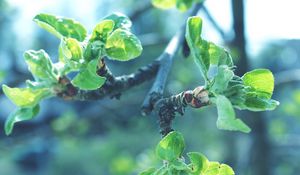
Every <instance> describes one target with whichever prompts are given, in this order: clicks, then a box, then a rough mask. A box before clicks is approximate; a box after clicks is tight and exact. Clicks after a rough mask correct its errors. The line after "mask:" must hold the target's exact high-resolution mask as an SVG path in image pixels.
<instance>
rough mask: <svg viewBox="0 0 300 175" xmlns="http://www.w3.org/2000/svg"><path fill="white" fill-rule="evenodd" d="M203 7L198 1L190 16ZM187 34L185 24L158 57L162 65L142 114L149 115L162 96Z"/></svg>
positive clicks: (144, 103) (145, 101) (146, 99)
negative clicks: (174, 61)
mask: <svg viewBox="0 0 300 175" xmlns="http://www.w3.org/2000/svg"><path fill="white" fill-rule="evenodd" d="M201 7H202V3H197V4H196V5H195V6H194V8H193V9H192V10H191V13H190V15H189V16H194V15H196V14H197V13H198V11H199V9H200V8H201ZM184 35H185V24H184V25H183V26H182V27H181V28H180V30H179V31H178V32H177V33H176V35H175V36H174V37H173V38H172V39H171V41H170V42H169V44H168V45H167V47H166V49H165V50H164V52H163V53H162V54H161V55H160V56H159V57H158V61H159V62H160V67H159V70H158V73H157V75H156V79H155V81H154V83H153V85H152V88H151V89H150V91H149V93H148V94H147V96H146V98H145V100H144V102H143V105H142V115H148V114H150V113H151V111H152V110H153V106H154V104H155V102H157V101H158V100H159V99H161V98H162V95H163V92H164V89H165V84H166V81H167V78H168V75H169V72H170V69H171V66H172V63H173V58H174V56H175V54H176V52H177V51H178V50H179V48H180V46H181V45H182V43H183V41H184Z"/></svg>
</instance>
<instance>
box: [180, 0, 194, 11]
mask: <svg viewBox="0 0 300 175" xmlns="http://www.w3.org/2000/svg"><path fill="white" fill-rule="evenodd" d="M192 5H193V0H177V1H176V8H177V9H178V10H180V11H182V12H184V11H186V10H188V9H189V8H191V7H192Z"/></svg>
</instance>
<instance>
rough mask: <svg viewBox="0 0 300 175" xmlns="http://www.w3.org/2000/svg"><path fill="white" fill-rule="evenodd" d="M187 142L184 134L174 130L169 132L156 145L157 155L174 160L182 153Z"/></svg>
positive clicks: (163, 158)
mask: <svg viewBox="0 0 300 175" xmlns="http://www.w3.org/2000/svg"><path fill="white" fill-rule="evenodd" d="M184 147H185V144H184V139H183V136H182V134H180V133H179V132H176V131H173V132H170V133H169V134H167V135H166V136H165V137H164V138H163V139H162V140H161V141H160V142H159V143H158V145H157V146H156V155H157V156H158V157H159V158H161V159H162V160H168V161H173V160H175V159H176V158H179V157H180V156H181V155H182V152H183V150H184Z"/></svg>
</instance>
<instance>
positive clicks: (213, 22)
mask: <svg viewBox="0 0 300 175" xmlns="http://www.w3.org/2000/svg"><path fill="white" fill-rule="evenodd" d="M202 10H203V12H204V13H205V15H206V17H207V18H208V20H209V21H210V22H211V24H212V25H213V27H214V29H215V30H216V31H217V32H218V33H219V34H220V35H221V37H222V38H223V40H224V41H226V35H225V32H224V31H223V29H222V28H221V27H220V25H219V24H218V23H217V21H216V20H215V19H214V18H213V17H212V15H211V14H210V12H209V11H208V9H207V8H206V7H205V6H203V8H202Z"/></svg>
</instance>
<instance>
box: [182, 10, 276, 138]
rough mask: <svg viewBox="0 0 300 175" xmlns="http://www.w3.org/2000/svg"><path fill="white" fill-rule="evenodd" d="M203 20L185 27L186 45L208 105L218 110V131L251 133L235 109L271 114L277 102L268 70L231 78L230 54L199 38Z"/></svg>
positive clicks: (194, 20) (197, 20)
mask: <svg viewBox="0 0 300 175" xmlns="http://www.w3.org/2000/svg"><path fill="white" fill-rule="evenodd" d="M201 30H202V19H201V18H200V17H196V16H195V17H190V18H189V19H188V20H187V24H186V41H187V43H188V46H189V48H190V51H191V52H190V54H191V56H192V57H193V58H194V60H195V62H196V63H197V65H198V67H199V70H200V73H201V75H202V77H203V78H204V80H205V89H207V90H208V91H209V94H210V101H211V102H212V103H213V104H215V105H216V106H217V110H218V120H217V127H218V128H219V129H225V130H232V131H242V132H246V133H248V132H250V130H251V129H250V128H249V127H248V126H247V125H246V124H245V123H244V122H243V121H242V120H241V119H239V118H237V117H236V115H235V112H234V108H236V109H240V110H244V109H246V110H250V111H265V110H274V109H275V108H276V106H278V104H279V103H278V102H277V101H275V100H272V99H271V97H272V94H273V90H274V76H273V74H272V72H271V71H269V70H267V69H255V70H253V71H250V72H247V73H245V74H244V75H243V76H242V77H239V76H237V75H235V74H234V68H235V67H234V64H233V61H232V58H231V56H230V54H229V53H228V52H227V51H226V50H225V49H223V48H221V47H219V46H217V45H216V44H214V43H212V42H209V41H206V40H204V39H203V38H202V37H201Z"/></svg>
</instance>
